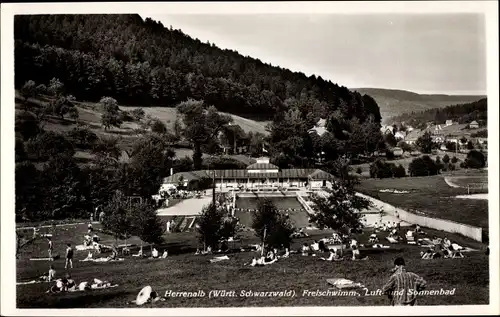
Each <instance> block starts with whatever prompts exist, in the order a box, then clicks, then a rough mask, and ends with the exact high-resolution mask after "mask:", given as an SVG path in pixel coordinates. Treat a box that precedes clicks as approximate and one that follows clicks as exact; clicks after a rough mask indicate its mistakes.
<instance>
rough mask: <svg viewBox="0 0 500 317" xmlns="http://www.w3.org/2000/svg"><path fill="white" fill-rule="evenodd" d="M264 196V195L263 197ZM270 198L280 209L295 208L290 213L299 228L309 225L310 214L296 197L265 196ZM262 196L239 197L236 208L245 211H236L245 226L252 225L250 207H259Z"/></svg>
mask: <svg viewBox="0 0 500 317" xmlns="http://www.w3.org/2000/svg"><path fill="white" fill-rule="evenodd" d="M263 198H264V197H263ZM265 198H267V199H269V200H270V201H271V202H273V203H274V205H275V206H276V207H277V208H278V209H280V210H286V209H295V211H288V215H289V217H290V219H291V220H292V222H293V223H294V225H295V226H296V227H298V228H303V227H307V226H308V225H309V215H308V214H307V212H306V211H305V210H304V208H303V207H302V205H301V204H300V202H299V201H298V200H297V198H296V197H265ZM259 199H260V198H257V197H237V198H236V208H241V209H243V211H238V210H237V211H236V212H235V216H236V217H238V218H239V219H240V223H241V224H243V225H244V226H247V227H251V226H252V212H249V211H247V210H248V209H257V205H258V202H259Z"/></svg>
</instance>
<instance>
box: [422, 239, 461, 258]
mask: <svg viewBox="0 0 500 317" xmlns="http://www.w3.org/2000/svg"><path fill="white" fill-rule="evenodd" d="M462 251H463V247H462V246H460V245H458V244H456V243H452V242H451V241H450V239H448V238H447V237H445V238H444V239H439V238H437V237H434V239H433V240H432V244H431V246H430V247H429V248H428V249H427V250H426V251H425V252H424V251H422V252H420V256H421V258H422V259H423V260H430V259H437V258H445V259H448V258H450V259H456V258H463V257H464V255H463V253H462Z"/></svg>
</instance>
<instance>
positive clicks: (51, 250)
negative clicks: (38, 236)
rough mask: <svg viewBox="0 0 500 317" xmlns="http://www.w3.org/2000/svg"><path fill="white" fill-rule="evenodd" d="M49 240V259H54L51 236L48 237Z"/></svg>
mask: <svg viewBox="0 0 500 317" xmlns="http://www.w3.org/2000/svg"><path fill="white" fill-rule="evenodd" d="M47 241H48V243H49V246H48V247H49V249H48V253H49V261H54V257H53V255H52V252H53V251H54V244H53V243H52V239H51V238H50V237H47Z"/></svg>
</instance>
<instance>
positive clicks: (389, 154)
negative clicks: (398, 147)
mask: <svg viewBox="0 0 500 317" xmlns="http://www.w3.org/2000/svg"><path fill="white" fill-rule="evenodd" d="M385 157H386V158H387V159H388V160H393V159H394V152H393V151H392V150H386V151H385Z"/></svg>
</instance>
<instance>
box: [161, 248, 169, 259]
mask: <svg viewBox="0 0 500 317" xmlns="http://www.w3.org/2000/svg"><path fill="white" fill-rule="evenodd" d="M167 257H168V251H167V250H164V251H163V254H162V256H161V258H162V259H166V258H167Z"/></svg>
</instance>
